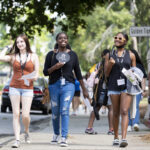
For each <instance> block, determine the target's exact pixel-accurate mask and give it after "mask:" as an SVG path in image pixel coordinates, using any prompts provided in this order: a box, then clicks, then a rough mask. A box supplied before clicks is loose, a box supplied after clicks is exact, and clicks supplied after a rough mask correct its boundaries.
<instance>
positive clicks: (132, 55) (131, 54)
mask: <svg viewBox="0 0 150 150" xmlns="http://www.w3.org/2000/svg"><path fill="white" fill-rule="evenodd" d="M129 54H130V58H131V66H132V67H136V58H135V55H134V54H133V53H132V52H131V51H129Z"/></svg>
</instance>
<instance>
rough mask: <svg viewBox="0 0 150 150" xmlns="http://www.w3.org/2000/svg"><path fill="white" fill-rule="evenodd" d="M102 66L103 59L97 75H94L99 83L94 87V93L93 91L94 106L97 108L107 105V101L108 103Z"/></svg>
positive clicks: (105, 79)
mask: <svg viewBox="0 0 150 150" xmlns="http://www.w3.org/2000/svg"><path fill="white" fill-rule="evenodd" d="M104 64H105V60H104V59H103V60H102V63H101V65H100V67H99V69H98V73H97V75H96V77H98V79H99V81H98V83H97V84H95V85H94V91H93V100H94V101H95V104H96V105H98V106H102V105H107V101H108V96H107V91H108V89H107V78H106V77H105V73H104ZM104 85H105V88H104Z"/></svg>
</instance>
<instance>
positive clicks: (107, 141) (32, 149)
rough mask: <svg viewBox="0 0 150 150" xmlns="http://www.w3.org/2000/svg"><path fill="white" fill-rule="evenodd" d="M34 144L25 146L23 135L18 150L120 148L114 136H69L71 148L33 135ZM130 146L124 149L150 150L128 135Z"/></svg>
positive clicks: (6, 148) (4, 149)
mask: <svg viewBox="0 0 150 150" xmlns="http://www.w3.org/2000/svg"><path fill="white" fill-rule="evenodd" d="M31 137H32V143H31V144H25V143H24V141H23V135H22V137H21V147H20V148H18V150H48V149H49V150H50V149H51V150H62V149H65V150H118V149H121V148H119V147H116V146H115V147H114V146H112V140H113V136H110V135H106V134H98V135H86V134H72V135H70V136H69V139H68V143H69V147H65V148H64V147H60V146H59V144H58V145H51V144H50V140H51V138H52V134H48V133H32V134H31ZM127 139H128V143H129V146H128V147H127V148H124V149H128V150H149V149H150V143H147V142H144V141H142V140H141V135H140V134H138V135H131V134H130V135H128V137H127ZM11 144H12V141H11V142H9V143H8V144H6V145H4V146H3V147H2V148H1V150H10V149H12V148H11Z"/></svg>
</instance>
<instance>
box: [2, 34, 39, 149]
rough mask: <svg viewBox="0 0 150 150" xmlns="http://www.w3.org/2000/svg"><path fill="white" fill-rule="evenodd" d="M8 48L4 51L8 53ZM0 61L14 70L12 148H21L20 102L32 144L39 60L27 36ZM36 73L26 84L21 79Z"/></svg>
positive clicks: (12, 82) (19, 38)
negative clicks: (32, 112) (35, 88)
mask: <svg viewBox="0 0 150 150" xmlns="http://www.w3.org/2000/svg"><path fill="white" fill-rule="evenodd" d="M7 49H8V47H6V48H5V49H4V51H7ZM0 61H3V62H10V63H11V65H12V68H13V76H12V79H11V82H10V87H9V96H10V100H11V105H12V111H13V129H14V134H15V139H16V141H15V142H14V144H13V145H12V148H18V147H19V146H20V102H21V103H22V122H23V125H24V129H25V135H24V137H25V142H26V143H30V138H29V125H30V108H31V104H32V99H33V81H35V80H36V79H37V77H38V73H39V60H38V56H37V55H36V54H35V53H32V51H31V48H30V44H29V41H28V38H27V36H26V35H24V34H22V35H19V36H18V37H17V38H16V40H15V42H14V45H13V47H12V48H11V51H10V52H9V53H8V55H2V54H0ZM33 71H35V76H34V77H33V78H32V79H29V80H28V83H29V84H27V83H25V81H24V80H22V79H21V77H22V76H23V75H27V74H30V73H32V72H33Z"/></svg>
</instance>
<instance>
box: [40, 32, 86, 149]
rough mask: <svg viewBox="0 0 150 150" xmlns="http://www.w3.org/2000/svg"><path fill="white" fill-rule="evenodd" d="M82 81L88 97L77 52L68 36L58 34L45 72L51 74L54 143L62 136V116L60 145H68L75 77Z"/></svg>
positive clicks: (46, 74)
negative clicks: (60, 58)
mask: <svg viewBox="0 0 150 150" xmlns="http://www.w3.org/2000/svg"><path fill="white" fill-rule="evenodd" d="M59 54H63V58H70V59H67V60H68V61H66V62H65V63H64V62H61V61H59V60H58V56H59ZM73 72H75V76H76V77H77V80H78V81H79V82H80V85H81V88H82V91H83V95H84V97H85V98H88V97H89V95H88V92H87V90H86V88H85V86H84V83H83V78H82V74H81V70H80V66H79V61H78V56H77V54H76V53H75V52H74V51H73V50H71V47H70V46H69V44H68V36H67V35H66V33H64V32H61V33H58V34H57V36H56V45H55V48H54V51H50V52H48V54H47V56H46V59H45V64H44V70H43V73H44V75H45V76H49V92H50V99H51V106H52V124H53V131H54V135H53V139H52V141H51V143H52V144H56V143H58V141H59V137H60V117H61V142H60V146H62V147H66V146H68V143H67V137H68V126H69V108H70V103H71V101H72V99H73V96H74V92H75V79H74V75H73Z"/></svg>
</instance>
